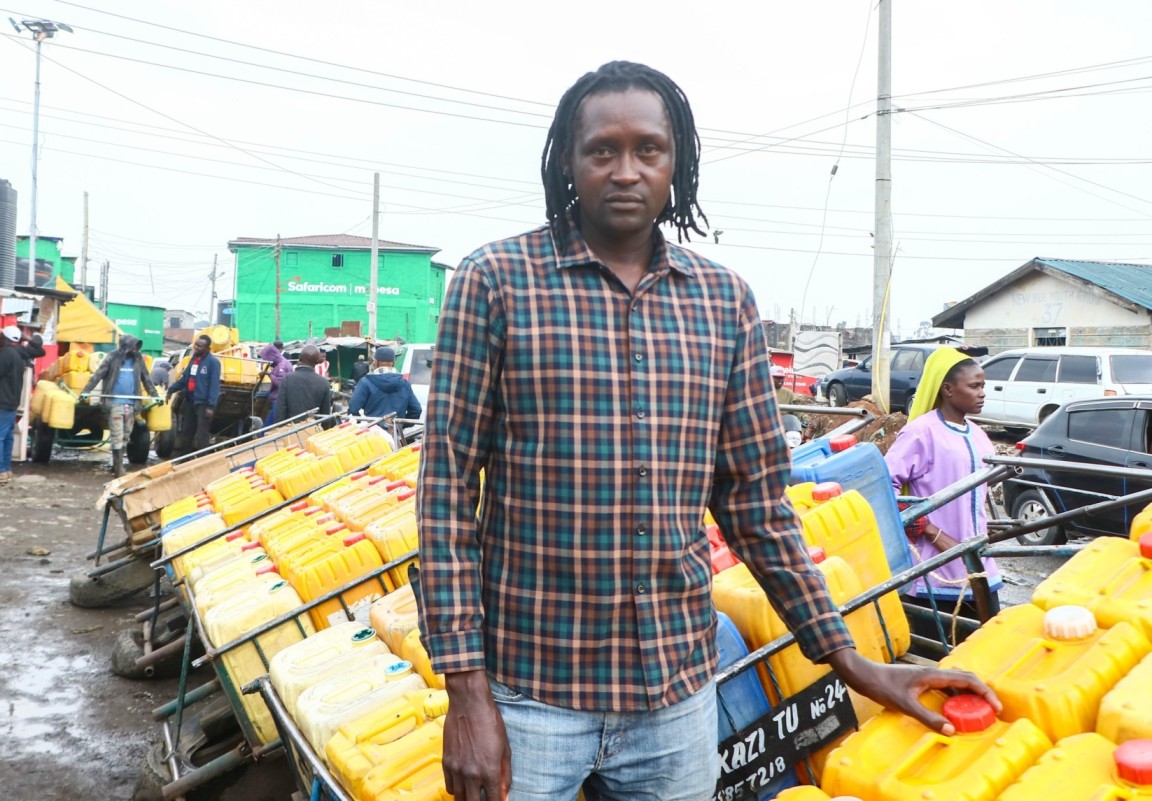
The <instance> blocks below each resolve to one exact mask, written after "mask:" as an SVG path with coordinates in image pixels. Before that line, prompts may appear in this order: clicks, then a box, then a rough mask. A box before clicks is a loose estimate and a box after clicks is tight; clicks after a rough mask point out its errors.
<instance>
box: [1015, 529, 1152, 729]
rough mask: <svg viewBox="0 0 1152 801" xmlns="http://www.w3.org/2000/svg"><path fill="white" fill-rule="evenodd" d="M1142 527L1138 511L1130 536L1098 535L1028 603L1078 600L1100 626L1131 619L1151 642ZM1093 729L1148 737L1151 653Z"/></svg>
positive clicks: (1151, 567) (1151, 573)
mask: <svg viewBox="0 0 1152 801" xmlns="http://www.w3.org/2000/svg"><path fill="white" fill-rule="evenodd" d="M1147 513H1148V510H1145V511H1144V512H1142V513H1141V515H1146V514H1147ZM1143 529H1144V526H1143V524H1142V519H1141V516H1139V515H1138V516H1137V518H1136V520H1135V521H1134V523H1133V528H1132V537H1133V539H1131V540H1120V539H1114V538H1110V537H1102V538H1100V539H1097V540H1096V541H1094V542H1093V543H1092V544H1091V545H1089V546H1088V547H1086V548H1085V549H1084V550H1082V551H1081V552H1080V553H1078V554H1076V555H1075V556H1074V557H1072V559H1070V560H1069V561H1068V562H1066V563H1065V564H1064V565H1063V566H1061V567H1060V568H1059V569H1058V570H1056V572H1054V573H1053V574H1052V575H1051V576H1049V577H1048V578H1047V579H1045V580H1044V581H1043V582H1042V583H1041V584H1040V586H1038V587H1037V588H1036V590H1035V591H1034V592H1033V594H1032V602H1033V603H1034V604H1036V605H1037V606H1039V607H1041V608H1042V609H1054V608H1056V607H1058V606H1060V605H1062V604H1078V605H1081V606H1084V607H1086V608H1088V609H1089V610H1091V611H1092V613H1093V614H1094V615H1095V617H1096V620H1097V622H1099V624H1100V625H1101V626H1108V627H1111V626H1115V625H1116V624H1118V623H1121V622H1126V623H1130V624H1132V625H1134V626H1136V627H1137V628H1139V629H1140V630H1141V632H1142V633H1143V634H1144V636H1145V638H1147V639H1148V640H1149V642H1152V531H1143ZM1142 531H1143V533H1141V532H1142ZM1137 535H1139V536H1137ZM1096 731H1097V732H1098V733H1100V734H1102V735H1104V736H1105V737H1107V738H1108V739H1109V740H1111V741H1112V742H1114V743H1123V742H1126V741H1128V740H1135V739H1152V654H1149V655H1148V656H1145V657H1144V659H1143V660H1142V661H1141V662H1140V663H1139V664H1138V665H1136V666H1135V667H1134V668H1132V669H1131V670H1130V671H1128V674H1127V675H1126V676H1125V677H1124V678H1122V679H1121V680H1120V681H1119V682H1118V683H1117V684H1116V686H1115V687H1113V688H1112V689H1111V690H1109V691H1108V693H1107V694H1106V695H1105V696H1104V698H1103V700H1102V701H1101V702H1100V708H1099V712H1098V715H1097V720H1096Z"/></svg>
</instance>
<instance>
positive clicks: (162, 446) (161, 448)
mask: <svg viewBox="0 0 1152 801" xmlns="http://www.w3.org/2000/svg"><path fill="white" fill-rule="evenodd" d="M153 449H154V450H155V451H156V455H157V456H159V457H160V458H161V459H168V458H170V457H171V456H172V451H173V450H175V449H176V432H175V431H174V430H169V431H161V432H160V433H159V434H157V435H156V443H155V445H154V446H153Z"/></svg>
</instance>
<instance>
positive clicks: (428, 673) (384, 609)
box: [368, 584, 444, 689]
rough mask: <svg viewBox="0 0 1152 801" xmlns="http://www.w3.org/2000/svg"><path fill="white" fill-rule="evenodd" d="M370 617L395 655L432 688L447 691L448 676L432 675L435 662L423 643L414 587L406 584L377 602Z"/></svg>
mask: <svg viewBox="0 0 1152 801" xmlns="http://www.w3.org/2000/svg"><path fill="white" fill-rule="evenodd" d="M368 614H369V620H370V623H371V626H372V628H374V629H375V630H376V636H378V637H379V638H380V639H381V640H383V641H384V644H385V645H387V646H388V648H389V649H390V650H391V651H392V653H394V654H399V655H400V656H401V657H402V658H403V659H405V660H407V661H409V662H411V663H412V666H413V669H414V670H415V671H416V672H417V673H419V674H420V677H421V678H423V679H424V681H425V682H426V683H427V684H428V686H429V687H437V688H440V689H444V677H443V676H442V675H440V674H438V673H433V672H432V660H431V658H430V657H429V656H428V652H427V651H425V650H424V645H423V643H421V642H420V620H419V615H418V609H417V606H416V594H415V592H414V591H413V589H412V585H411V584H404V585H402V586H400V587H398V588H397V589H396V590H395V591H394V592H390V593H388V594H387V595H385V596H384V597H383V598H381V599H380V600H378V601H376V602H375V603H374V604H372V607H371V608H370V609H369V612H368Z"/></svg>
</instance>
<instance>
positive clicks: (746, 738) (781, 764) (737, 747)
mask: <svg viewBox="0 0 1152 801" xmlns="http://www.w3.org/2000/svg"><path fill="white" fill-rule="evenodd" d="M856 727H857V722H856V711H855V710H854V709H853V708H852V699H851V698H849V697H848V688H847V687H846V686H844V682H842V681H840V677H839V676H837V675H836V674H835V673H829V674H828V675H826V676H825V677H824V678H822V679H820V680H819V681H817V682H815V683H814V684H812V685H811V686H809V687H807V688H805V689H804V690H801V691H800V692H798V693H796V695H793V696H790V697H789V698H787V699H785V700H784V701H783V702H781V703H780V704H778V705H776V706H774V707H772V708H771V709H769V710H768V711H767V712H765V713H764V714H763V715H762V716H760V718H758V719H757V720H755V721H753V722H752V723H750V724H749V725H748V726H745V727H744V728H743V729H741V730H740V731H738V732H736V733H735V734H733V735H732V736H731V737H729V738H728V739H726V740H724V742H722V743H720V780H719V781H718V782H717V783H716V792H715V793H714V794H713V796H712V799H713V801H740V799H751V798H755V797H756V794H757V793H758V792H760V790H761V789H762V788H764V787H767V786H768V785H771V784H772V783H773V782H775V781H777V780H778V779H779V778H780V777H781V776H783V775H784V774H785V773H787V772H788V771H790V770H795V769H796V765H797V763H799V762H800V761H802V760H804V759H806V758H807V757H808V756H810V755H811V754H813V753H815V752H816V751H819V750H820V749H821V748H823V747H824V746H826V745H828V743H830V742H832V741H833V740H835V739H836V738H837V737H839V736H840V735H842V734H845V733H847V732H849V731H851V730H852V729H855V728H856Z"/></svg>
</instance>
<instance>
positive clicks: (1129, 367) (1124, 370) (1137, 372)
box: [1112, 354, 1152, 384]
mask: <svg viewBox="0 0 1152 801" xmlns="http://www.w3.org/2000/svg"><path fill="white" fill-rule="evenodd" d="M1112 377H1113V379H1114V380H1115V381H1116V383H1117V384H1152V355H1148V354H1131V355H1127V356H1113V357H1112Z"/></svg>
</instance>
